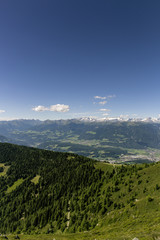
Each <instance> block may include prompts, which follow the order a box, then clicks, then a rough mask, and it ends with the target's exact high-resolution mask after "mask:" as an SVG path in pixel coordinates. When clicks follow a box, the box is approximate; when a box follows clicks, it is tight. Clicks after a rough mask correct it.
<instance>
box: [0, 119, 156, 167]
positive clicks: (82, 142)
mask: <svg viewBox="0 0 160 240" xmlns="http://www.w3.org/2000/svg"><path fill="white" fill-rule="evenodd" d="M0 134H1V135H3V136H5V137H6V138H8V139H9V140H8V142H10V143H15V144H20V145H26V146H32V147H38V148H41V149H48V150H54V151H61V152H72V153H77V154H79V155H83V156H87V157H90V158H93V159H98V160H107V161H110V162H115V161H117V162H124V161H128V159H131V158H130V156H131V155H132V156H133V158H132V161H135V160H136V161H139V159H140V162H141V160H143V162H152V161H157V160H159V156H160V123H154V122H152V123H149V122H129V121H128V122H124V121H117V122H112V121H106V122H91V121H80V120H76V119H73V120H57V121H49V120H47V121H39V120H15V121H8V122H7V121H6V122H5V121H4V122H0ZM135 150H136V151H135ZM124 155H125V156H127V159H124V158H122V156H124ZM135 155H138V156H137V159H134V156H135Z"/></svg>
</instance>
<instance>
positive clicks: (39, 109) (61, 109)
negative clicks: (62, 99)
mask: <svg viewBox="0 0 160 240" xmlns="http://www.w3.org/2000/svg"><path fill="white" fill-rule="evenodd" d="M32 110H33V111H36V112H44V111H50V112H68V111H69V105H64V104H56V105H51V106H50V107H49V108H47V107H44V106H41V105H39V106H37V107H34V108H32Z"/></svg>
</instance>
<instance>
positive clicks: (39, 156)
mask: <svg viewBox="0 0 160 240" xmlns="http://www.w3.org/2000/svg"><path fill="white" fill-rule="evenodd" d="M159 202H160V163H153V164H140V165H112V164H107V163H102V162H95V161H93V160H91V159H88V158H85V157H82V156H78V155H75V154H70V153H60V152H51V151H46V150H40V149H35V148H28V147H23V146H16V145H11V144H6V143H1V144H0V233H2V234H9V233H12V234H17V233H18V234H21V233H24V234H25V235H21V239H27V237H26V238H25V236H26V234H47V235H43V239H53V236H55V238H56V239H66V240H68V239H77V240H78V239H90V240H91V239H99V240H100V239H101V240H102V239H103V240H104V239H117V240H121V239H126V240H127V239H128V240H129V239H133V238H134V237H138V238H139V239H148V240H149V239H158V237H159V236H160V226H159V219H160V211H159V210H160V205H159ZM61 234H62V235H61ZM39 236H41V235H37V237H36V236H35V237H34V236H32V237H30V238H28V239H42V238H39ZM8 237H9V236H8ZM10 239H13V238H12V235H11V237H10Z"/></svg>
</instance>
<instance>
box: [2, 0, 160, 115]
mask: <svg viewBox="0 0 160 240" xmlns="http://www.w3.org/2000/svg"><path fill="white" fill-rule="evenodd" d="M159 12H160V1H159V0H34V1H33V0H14V1H13V0H0V120H4V119H7V120H10V119H19V118H21V119H22V118H24V119H41V120H45V119H53V120H54V119H70V118H80V117H90V116H92V117H98V118H103V117H118V116H129V117H131V118H134V117H158V116H159V114H160V14H159Z"/></svg>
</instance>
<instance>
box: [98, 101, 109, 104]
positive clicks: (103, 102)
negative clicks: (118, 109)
mask: <svg viewBox="0 0 160 240" xmlns="http://www.w3.org/2000/svg"><path fill="white" fill-rule="evenodd" d="M106 103H107V101H102V102H99V104H100V105H105V104H106Z"/></svg>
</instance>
